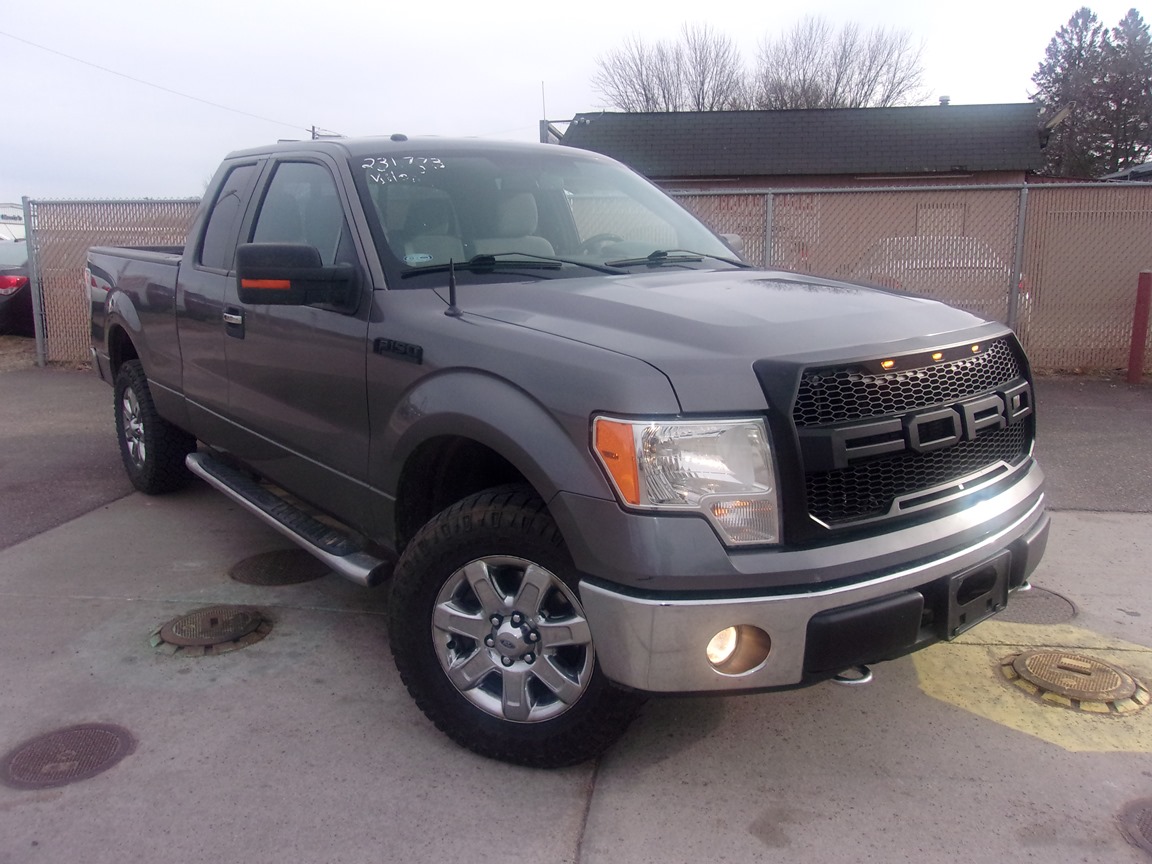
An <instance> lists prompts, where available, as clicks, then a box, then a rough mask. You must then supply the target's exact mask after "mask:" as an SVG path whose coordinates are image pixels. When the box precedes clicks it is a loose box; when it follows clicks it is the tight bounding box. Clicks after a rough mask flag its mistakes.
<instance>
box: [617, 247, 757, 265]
mask: <svg viewBox="0 0 1152 864" xmlns="http://www.w3.org/2000/svg"><path fill="white" fill-rule="evenodd" d="M705 258H711V259H712V260H713V261H723V262H724V263H725V264H731V265H732V266H733V267H741V268H748V267H751V266H752V265H751V264H745V263H744V262H743V261H737V260H736V259H735V258H725V257H724V256H722V255H711V254H709V253H707V252H693V251H692V250H691V249H657V250H656V251H655V252H652V253H650V254H649V255H648V256H647V257H645V258H622V259H621V260H619V261H605V262H604V263H605V265H607V266H608V267H636V266H639V265H640V264H646V265H648V266H649V267H659V266H661V265H663V264H699V263H700V262H701V261H703V260H704V259H705Z"/></svg>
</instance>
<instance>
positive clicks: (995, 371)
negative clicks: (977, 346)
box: [792, 339, 1033, 526]
mask: <svg viewBox="0 0 1152 864" xmlns="http://www.w3.org/2000/svg"><path fill="white" fill-rule="evenodd" d="M1023 375H1024V373H1023V370H1022V368H1021V365H1020V363H1019V362H1018V361H1017V359H1016V354H1015V351H1014V350H1013V347H1012V345H1011V344H1010V343H1009V341H1008V340H1007V339H1000V340H997V341H996V342H993V343H992V344H990V345H989V346H988V348H987V350H986V351H984V352H982V353H980V354H977V355H973V356H971V357H965V358H963V359H960V360H956V361H952V362H948V363H939V364H934V365H929V366H924V367H921V368H918V369H909V370H903V371H899V372H887V373H873V372H869V371H868V370H867V369H865V368H864V367H862V366H846V367H840V368H831V369H829V368H821V369H810V370H806V371H805V373H804V375H803V377H802V379H801V383H800V387H799V390H798V392H797V397H796V402H795V404H794V408H793V412H792V418H793V422H794V423H795V424H796V426H797V427H799V428H806V429H812V428H813V427H816V428H819V427H826V426H832V425H835V424H844V423H851V422H853V421H861V420H869V419H873V418H890V417H900V416H902V415H905V414H908V413H909V412H915V411H923V410H925V409H930V408H937V407H940V406H947V405H954V404H955V403H957V402H959V401H961V400H964V399H969V398H971V397H974V396H980V395H983V394H986V393H990V392H993V391H995V390H996V389H997V388H1000V387H1003V386H1004V385H1006V384H1010V383H1013V382H1016V381H1018V380H1020V379H1021V378H1023ZM1032 428H1033V426H1032V422H1031V419H1030V418H1029V419H1026V420H1024V421H1023V422H1016V423H1013V424H1011V425H1008V426H1007V427H1005V428H1003V429H998V430H995V431H987V432H985V433H983V434H980V435H978V436H977V437H976V438H975V440H971V441H969V440H962V441H960V442H958V443H957V444H955V445H953V446H950V447H943V448H941V449H938V450H932V451H930V452H927V453H917V452H915V451H913V450H911V449H906V450H902V451H900V452H897V453H891V454H883V455H879V456H876V457H874V458H869V459H860V460H859V461H857V462H853V463H852V464H849V465H848V467H846V468H836V469H832V470H828V471H819V470H812V469H811V467H809V470H807V471H806V473H805V480H806V489H807V500H808V512H809V514H810V515H811V516H813V517H815V518H816V519H818V520H820V521H821V522H823V523H825V524H828V525H833V526H835V525H844V524H850V523H853V522H858V521H862V520H867V519H874V518H877V517H881V516H884V515H886V514H889V513H891V512H892V505H893V503H894V502H895V501H896V500H897V499H899V498H904V497H905V496H914V495H915V493H917V492H921V491H924V490H928V489H932V488H933V487H940V486H946V485H947V484H949V483H951V482H953V481H956V480H959V479H960V478H962V477H967V476H969V475H972V474H975V473H978V472H980V471H981V470H982V469H984V468H987V467H990V466H993V465H995V464H996V463H999V462H1006V463H1008V464H1009V465H1016V464H1019V463H1020V462H1021V461H1022V460H1024V459H1025V458H1026V457H1027V456H1028V453H1029V452H1030V450H1031V443H1032V434H1033V433H1032ZM924 431H925V432H927V433H929V434H928V435H927V436H926V439H925V440H931V439H932V435H931V433H930V427H928V428H926V429H925V430H924ZM942 434H944V433H942Z"/></svg>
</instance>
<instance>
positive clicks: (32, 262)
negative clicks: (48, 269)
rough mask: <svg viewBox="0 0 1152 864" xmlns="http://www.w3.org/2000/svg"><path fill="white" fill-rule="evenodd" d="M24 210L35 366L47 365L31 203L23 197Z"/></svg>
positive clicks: (26, 197) (21, 200)
mask: <svg viewBox="0 0 1152 864" xmlns="http://www.w3.org/2000/svg"><path fill="white" fill-rule="evenodd" d="M20 203H21V205H22V206H23V208H24V242H25V243H26V244H27V245H28V287H29V288H31V289H32V327H33V332H34V333H35V334H36V365H37V366H40V367H41V368H43V367H44V366H45V365H46V363H47V347H48V346H47V343H46V340H45V338H44V337H45V334H44V298H43V297H42V296H41V295H40V262H39V261H38V260H37V259H38V258H39V256H38V255H37V254H36V228H35V226H34V225H33V218H32V212H33V209H34V208H33V206H32V204H33V202H32V201H30V200H29V199H28V196H27V195H25V196H24V197H22V198H21V199H20Z"/></svg>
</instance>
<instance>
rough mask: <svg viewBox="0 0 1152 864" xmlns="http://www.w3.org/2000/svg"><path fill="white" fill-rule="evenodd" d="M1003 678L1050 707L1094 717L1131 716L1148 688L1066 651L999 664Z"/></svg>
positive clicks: (1044, 651)
mask: <svg viewBox="0 0 1152 864" xmlns="http://www.w3.org/2000/svg"><path fill="white" fill-rule="evenodd" d="M1000 671H1001V673H1002V674H1003V675H1004V677H1005V679H1007V680H1008V681H1011V682H1012V683H1013V684H1015V685H1016V686H1017V687H1019V688H1020V689H1021V690H1023V691H1025V692H1026V693H1029V694H1031V695H1033V696H1036V697H1038V698H1040V699H1041V700H1043V701H1044V702H1047V703H1049V704H1052V705H1060V706H1063V707H1065V708H1075V709H1078V710H1081V711H1089V712H1092V713H1096V714H1131V713H1132V712H1134V711H1139V710H1140V709H1141V708H1143V707H1144V706H1145V705H1147V704H1148V702H1149V700H1150V696H1149V693H1148V688H1147V687H1145V686H1144V685H1143V684H1142V683H1140V682H1139V681H1137V680H1136V679H1135V678H1133V677H1132V676H1131V675H1129V674H1128V673H1127V672H1125V671H1124V670H1123V669H1120V668H1119V667H1116V666H1113V665H1112V664H1110V663H1105V662H1104V661H1103V660H1098V659H1096V658H1095V657H1088V656H1086V655H1084V654H1073V653H1070V652H1068V651H1053V650H1051V649H1039V650H1033V651H1025V652H1024V653H1022V654H1013V655H1011V656H1009V657H1005V658H1004V659H1003V660H1001V661H1000Z"/></svg>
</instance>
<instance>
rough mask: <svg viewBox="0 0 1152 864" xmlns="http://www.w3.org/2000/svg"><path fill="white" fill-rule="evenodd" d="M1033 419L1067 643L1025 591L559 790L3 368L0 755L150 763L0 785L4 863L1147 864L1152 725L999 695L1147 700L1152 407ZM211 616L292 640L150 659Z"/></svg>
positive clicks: (383, 596) (357, 623) (566, 773)
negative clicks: (174, 633)
mask: <svg viewBox="0 0 1152 864" xmlns="http://www.w3.org/2000/svg"><path fill="white" fill-rule="evenodd" d="M1037 391H1038V400H1037V401H1038V408H1039V412H1040V422H1041V429H1042V435H1041V440H1040V443H1039V446H1038V455H1039V458H1040V459H1041V461H1042V464H1043V465H1044V467H1045V470H1046V472H1047V474H1048V478H1049V503H1050V506H1051V508H1052V509H1053V511H1055V512H1054V513H1053V528H1052V536H1051V540H1050V544H1049V550H1048V554H1047V556H1046V558H1045V560H1044V562H1043V563H1042V564H1041V567H1040V569H1039V570H1038V571H1037V573H1036V575H1035V577H1034V579H1033V583H1034V584H1035V585H1036V586H1037V587H1039V588H1041V589H1045V590H1046V591H1048V592H1054V593H1053V594H1041V593H1038V594H1037V595H1036V596H1038V597H1049V598H1052V597H1056V598H1057V600H1058V599H1059V597H1063V598H1067V600H1068V601H1070V602H1071V604H1073V606H1074V611H1075V615H1074V617H1071V618H1070V619H1068V620H1063V619H1062V620H1057V621H1053V622H1051V623H1027V622H1025V623H1021V622H1019V621H1016V620H1012V619H1013V617H1016V618H1019V617H1021V616H1020V615H1015V616H1014V615H1013V614H1012V613H1013V612H1014V611H1017V610H1018V609H1020V608H1024V605H1023V604H1024V603H1028V602H1032V601H1031V600H1030V599H1029V597H1028V595H1023V596H1022V597H1016V598H1014V599H1013V602H1012V603H1011V604H1010V607H1009V610H1008V614H1006V615H1004V616H999V617H998V618H997V619H994V620H992V621H989V622H985V623H984V624H981V625H980V626H979V627H977V628H975V629H974V630H972V631H970V632H969V633H967V634H965V635H964V636H963V637H961V638H960V639H959V640H956V641H955V642H951V643H947V644H942V645H938V646H934V647H932V648H930V649H928V650H926V651H923V652H920V653H919V654H917V655H915V656H913V657H907V658H903V659H901V660H897V661H893V662H890V663H886V664H882V665H879V666H877V667H876V668H875V672H876V679H875V680H874V681H873V682H872V683H871V684H868V685H866V686H862V687H844V686H837V685H835V684H831V683H826V684H821V685H818V686H816V687H812V688H808V689H805V690H800V691H794V692H788V693H777V694H764V695H755V696H741V697H721V698H667V699H657V700H653V701H651V702H650V703H649V704H648V705H647V706H646V708H645V709H644V711H643V713H642V714H641V716H640V718H639V719H638V721H637V722H636V723H635V724H634V725H633V727H632V728H631V729H630V730H629V731H628V732H627V733H626V735H625V736H624V738H623V739H622V740H621V742H620V743H619V744H618V745H617V746H615V747H614V748H613V749H612V750H611V751H610V752H609V753H608V754H606V755H605V756H604V757H603V758H601V759H600V760H598V761H597V762H595V763H592V764H588V765H584V766H579V767H577V768H572V769H566V770H562V771H551V772H547V771H534V770H529V769H522V768H516V767H512V766H508V765H504V764H501V763H497V762H492V761H490V760H487V759H483V758H481V757H478V756H475V755H473V754H471V753H468V752H466V751H463V750H461V749H459V748H458V747H456V746H455V745H454V744H452V743H451V742H450V741H448V740H447V739H446V738H444V737H443V736H442V735H440V733H438V732H437V731H436V730H435V729H434V728H433V727H432V725H431V724H430V723H429V722H428V721H426V720H425V719H424V717H423V716H422V715H421V714H420V712H419V711H418V710H417V709H416V707H415V706H414V705H413V704H412V702H411V700H410V699H409V697H408V695H407V693H406V691H405V690H404V688H403V686H402V684H401V683H400V681H399V677H398V675H397V673H396V671H395V668H394V666H393V664H392V661H391V658H390V657H389V654H388V648H387V634H386V632H385V626H384V621H385V618H384V613H385V611H386V607H387V591H386V588H385V589H383V590H375V591H372V590H367V589H362V588H359V587H357V586H354V585H352V584H350V583H348V582H346V581H344V580H341V579H339V578H338V577H336V576H335V575H332V574H328V575H326V576H324V577H323V578H321V579H319V580H317V581H313V582H307V583H303V584H298V585H290V586H281V587H260V586H252V585H245V584H241V583H238V582H236V581H234V580H232V579H231V578H229V575H228V572H229V570H230V569H231V568H232V567H233V566H234V565H236V564H237V563H238V562H240V561H242V560H245V559H248V558H250V557H251V556H254V555H257V554H260V553H264V552H268V551H272V550H279V549H284V548H286V546H287V544H286V542H285V540H284V539H283V538H282V537H280V535H278V534H276V533H275V532H273V531H271V530H270V529H268V528H266V527H264V526H263V525H262V524H261V523H259V522H258V521H257V520H255V519H254V518H253V517H251V516H249V515H248V514H247V513H245V512H243V511H241V510H239V509H238V508H237V507H236V506H234V505H232V504H231V503H230V502H228V501H227V500H226V499H224V498H223V497H222V496H220V495H218V494H216V493H214V492H212V491H211V490H209V489H208V488H206V487H205V486H203V485H200V484H197V485H194V486H193V487H192V488H190V489H188V490H187V491H184V492H181V493H178V494H176V495H171V496H165V497H159V498H150V497H147V496H143V495H139V494H136V493H134V492H132V491H131V489H130V486H129V485H128V484H127V481H125V480H124V479H123V473H122V470H121V466H120V464H119V455H118V452H117V449H116V446H115V441H114V435H113V427H112V409H111V395H112V393H111V388H109V387H108V386H107V385H105V384H103V383H101V382H99V381H98V380H97V379H96V378H95V376H93V375H92V374H91V373H85V372H75V371H62V370H57V369H46V370H40V369H30V368H23V367H21V368H17V369H15V370H13V371H7V372H0V406H2V408H0V759H3V754H5V753H7V752H9V751H11V750H12V749H13V748H16V747H18V745H20V744H21V742H24V741H26V740H27V739H30V738H32V737H34V736H37V735H40V734H43V733H46V732H50V731H53V730H56V729H60V728H63V727H67V726H71V725H73V724H78V723H85V722H89V723H108V724H116V725H118V726H120V727H123V728H125V729H127V730H128V731H129V732H130V733H131V734H132V735H133V736H134V738H135V740H136V742H137V744H136V747H135V750H134V752H132V753H131V754H130V755H128V756H127V757H126V758H124V759H123V761H121V762H120V763H119V764H117V765H116V766H114V767H113V768H111V769H110V770H108V771H106V772H104V773H102V774H98V775H97V776H95V777H92V778H90V779H88V780H84V781H81V782H77V783H73V784H71V785H65V786H61V787H59V788H52V789H41V790H21V789H14V788H8V787H6V786H3V785H0V864H25V862H50V864H56V862H65V861H67V862H73V861H79V862H85V864H88V862H92V864H101V862H109V864H111V862H116V864H126V862H137V861H139V862H145V861H147V862H157V861H159V862H171V864H184V862H206V864H207V862H212V864H218V862H221V861H224V862H273V861H275V862H323V864H329V862H391V861H405V862H425V861H427V862H433V861H437V862H439V861H457V860H459V861H463V860H469V861H470V860H504V861H517V862H518V861H531V862H543V864H550V862H578V864H607V862H612V864H620V862H625V864H627V862H649V861H651V862H671V864H675V862H696V861H707V862H710V864H711V862H720V861H729V862H745V861H764V862H789V864H792V862H796V861H798V860H804V861H813V862H863V861H877V862H886V864H887V862H903V861H908V862H912V861H915V862H953V861H955V862H971V864H978V862H990V864H991V862H996V864H1001V862H1004V861H1033V860H1034V861H1045V862H1081V861H1084V862H1120V864H1128V862H1132V864H1137V862H1149V861H1152V854H1150V853H1148V852H1145V851H1143V850H1141V849H1139V848H1137V847H1136V846H1134V845H1133V844H1132V843H1130V842H1129V840H1128V839H1126V837H1125V835H1124V832H1123V831H1122V830H1121V825H1120V820H1119V816H1120V814H1121V812H1122V811H1123V810H1124V808H1125V806H1127V805H1129V804H1131V803H1132V802H1142V801H1145V800H1147V802H1148V806H1149V807H1150V808H1152V708H1150V709H1148V710H1145V711H1141V712H1137V713H1132V714H1127V715H1124V716H1100V715H1089V714H1085V713H1083V712H1076V711H1071V710H1068V709H1066V708H1062V707H1059V706H1054V705H1047V704H1041V703H1040V702H1039V701H1038V700H1035V699H1033V698H1031V697H1029V696H1028V695H1027V694H1025V693H1023V692H1022V691H1021V690H1019V688H1016V687H1014V686H1013V685H1012V684H1010V683H1008V682H1007V681H1006V680H1004V677H1003V675H1002V674H1001V673H1000V671H999V667H1000V664H1001V662H1002V661H1003V660H1004V658H1006V657H1010V656H1012V655H1013V654H1015V653H1018V652H1019V651H1022V650H1026V649H1028V648H1030V647H1036V646H1040V647H1049V648H1059V649H1063V650H1067V651H1072V652H1076V653H1087V654H1090V655H1091V656H1094V657H1097V658H1100V659H1104V660H1107V661H1108V662H1112V663H1115V664H1117V665H1119V666H1121V667H1123V668H1125V669H1126V670H1128V671H1129V672H1131V673H1132V674H1134V675H1136V676H1137V677H1138V678H1142V679H1143V680H1145V681H1152V647H1150V646H1152V591H1150V590H1149V576H1148V570H1149V562H1150V561H1152V494H1150V493H1152V489H1150V486H1152V483H1150V482H1149V478H1150V477H1152V447H1149V446H1148V444H1147V441H1146V433H1147V430H1149V428H1150V426H1149V421H1150V420H1152V386H1145V387H1136V388H1130V387H1127V386H1125V385H1121V384H1116V383H1115V382H1110V381H1107V380H1088V379H1045V380H1042V381H1040V382H1039V383H1038V386H1037ZM217 603H229V604H251V605H255V606H258V607H259V608H260V609H261V610H262V611H263V612H264V613H265V614H266V615H267V617H268V618H269V619H270V620H271V622H272V630H271V632H270V633H269V634H268V635H267V637H266V638H265V639H263V640H262V641H260V642H258V643H256V644H254V645H251V646H249V647H246V648H243V649H241V650H238V651H235V652H232V653H229V654H225V655H221V656H216V657H190V656H184V655H167V654H164V653H160V652H158V651H157V650H156V649H155V648H154V647H153V646H152V644H151V638H150V637H151V634H152V633H153V631H154V630H155V629H156V628H157V627H159V626H160V625H161V624H163V623H165V622H166V621H169V620H170V619H172V618H174V617H175V616H178V615H181V614H184V613H187V612H189V611H191V610H193V609H196V608H200V607H203V606H208V605H212V604H217ZM1071 609H1072V607H1069V610H1070V613H1069V614H1071ZM1023 617H1027V616H1023ZM1065 617H1066V616H1065ZM1150 812H1152V811H1150Z"/></svg>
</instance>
